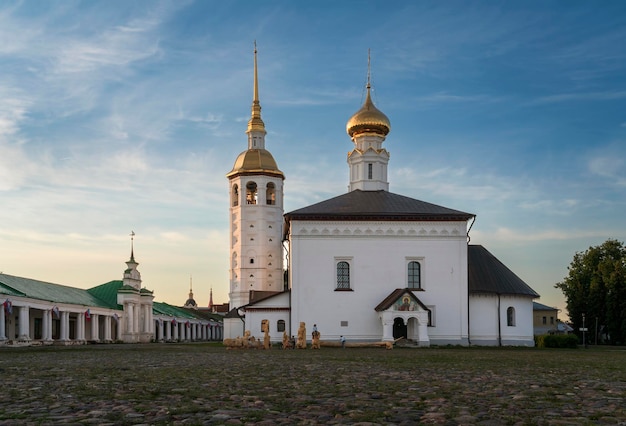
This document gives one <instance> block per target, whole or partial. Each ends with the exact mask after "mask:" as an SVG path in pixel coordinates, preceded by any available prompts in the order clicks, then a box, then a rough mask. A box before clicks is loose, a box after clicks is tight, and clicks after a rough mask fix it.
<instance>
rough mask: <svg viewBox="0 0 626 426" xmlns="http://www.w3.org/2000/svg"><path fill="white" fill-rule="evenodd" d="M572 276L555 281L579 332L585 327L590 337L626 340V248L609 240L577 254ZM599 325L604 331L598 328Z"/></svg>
mask: <svg viewBox="0 0 626 426" xmlns="http://www.w3.org/2000/svg"><path fill="white" fill-rule="evenodd" d="M568 270H569V275H568V276H567V277H565V279H564V280H563V281H562V282H560V283H557V284H555V287H556V288H558V289H560V290H561V291H562V292H563V294H564V295H565V299H566V303H567V312H568V314H569V317H570V320H571V321H572V324H573V327H574V330H576V333H578V334H582V332H579V331H578V330H579V329H580V328H581V327H582V326H583V314H585V317H586V320H585V326H586V327H587V328H588V329H589V333H588V334H587V336H588V337H589V338H590V339H593V338H595V333H596V332H597V333H598V334H601V335H605V334H606V336H607V339H608V341H609V343H612V344H624V343H626V247H625V246H624V244H623V243H621V242H619V241H617V240H613V239H608V240H606V241H605V242H604V243H602V244H601V245H599V246H595V247H589V249H587V251H585V252H584V253H576V254H575V255H574V259H573V260H572V263H571V264H570V266H569V267H568ZM596 324H597V325H598V328H600V330H596V329H595V326H596Z"/></svg>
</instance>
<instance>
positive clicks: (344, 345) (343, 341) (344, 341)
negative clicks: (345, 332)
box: [339, 336, 346, 349]
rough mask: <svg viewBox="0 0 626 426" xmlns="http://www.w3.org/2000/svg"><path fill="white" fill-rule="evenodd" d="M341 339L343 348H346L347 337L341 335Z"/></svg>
mask: <svg viewBox="0 0 626 426" xmlns="http://www.w3.org/2000/svg"><path fill="white" fill-rule="evenodd" d="M339 340H341V349H345V348H346V338H345V337H343V336H341V337H340V338H339Z"/></svg>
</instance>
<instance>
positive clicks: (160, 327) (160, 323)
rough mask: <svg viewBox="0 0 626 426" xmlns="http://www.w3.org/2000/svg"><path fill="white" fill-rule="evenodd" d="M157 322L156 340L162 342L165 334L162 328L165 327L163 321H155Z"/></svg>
mask: <svg viewBox="0 0 626 426" xmlns="http://www.w3.org/2000/svg"><path fill="white" fill-rule="evenodd" d="M157 321H159V336H158V340H159V342H162V341H163V338H164V337H165V333H164V332H163V327H164V326H165V321H161V320H157Z"/></svg>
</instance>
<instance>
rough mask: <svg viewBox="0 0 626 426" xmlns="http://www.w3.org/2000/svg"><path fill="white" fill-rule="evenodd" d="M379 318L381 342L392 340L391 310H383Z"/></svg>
mask: <svg viewBox="0 0 626 426" xmlns="http://www.w3.org/2000/svg"><path fill="white" fill-rule="evenodd" d="M380 320H381V322H382V323H383V342H391V341H393V318H392V316H391V312H383V313H382V314H381V316H380Z"/></svg>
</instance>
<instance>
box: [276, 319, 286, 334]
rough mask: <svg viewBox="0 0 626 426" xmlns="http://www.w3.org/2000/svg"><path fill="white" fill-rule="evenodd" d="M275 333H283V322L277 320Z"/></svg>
mask: <svg viewBox="0 0 626 426" xmlns="http://www.w3.org/2000/svg"><path fill="white" fill-rule="evenodd" d="M276 331H280V332H282V331H285V320H278V322H277V323H276Z"/></svg>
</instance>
